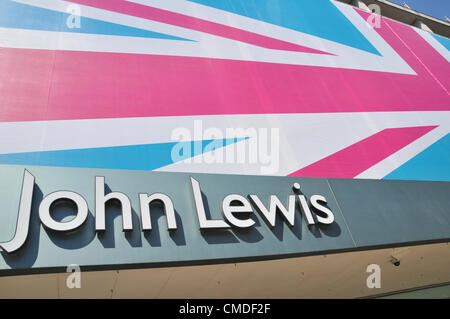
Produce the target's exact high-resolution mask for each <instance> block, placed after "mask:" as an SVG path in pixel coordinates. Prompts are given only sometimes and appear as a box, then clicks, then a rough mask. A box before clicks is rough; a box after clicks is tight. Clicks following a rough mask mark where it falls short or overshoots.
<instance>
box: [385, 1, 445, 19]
mask: <svg viewBox="0 0 450 319" xmlns="http://www.w3.org/2000/svg"><path fill="white" fill-rule="evenodd" d="M389 1H391V2H395V3H397V4H400V5H402V4H403V1H406V3H407V4H408V6H410V7H411V9H414V10H416V11H419V12H423V13H426V14H428V15H430V16H433V17H436V18H439V19H441V20H444V21H445V16H448V17H449V18H450V0H389Z"/></svg>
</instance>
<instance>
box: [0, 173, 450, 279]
mask: <svg viewBox="0 0 450 319" xmlns="http://www.w3.org/2000/svg"><path fill="white" fill-rule="evenodd" d="M25 168H26V169H27V170H28V171H29V172H30V174H32V175H33V176H34V178H35V180H34V188H33V197H32V205H31V214H30V220H29V232H28V236H27V240H26V241H25V243H24V244H23V245H22V246H21V247H20V248H19V249H17V250H16V251H14V252H10V253H8V252H6V251H2V257H0V273H2V274H8V273H14V272H16V273H20V271H23V272H26V271H30V268H32V271H35V272H41V271H48V270H49V269H50V270H55V271H56V270H60V269H63V268H64V267H66V266H67V265H69V264H78V265H80V266H81V267H84V269H86V268H91V269H94V268H95V269H114V268H132V267H143V266H158V265H172V264H173V265H177V264H192V263H221V262H230V261H238V260H248V259H250V260H258V259H268V258H279V257H287V256H300V255H311V254H322V253H330V252H340V251H348V250H356V249H365V248H367V247H376V246H380V245H396V244H399V243H400V244H408V243H411V242H417V241H420V242H426V241H436V240H438V241H446V240H448V238H450V227H449V226H450V213H449V211H448V209H447V207H449V204H450V202H449V196H448V194H449V187H450V186H449V183H440V182H436V183H434V182H430V183H427V182H417V183H416V182H396V181H368V180H335V179H333V180H327V179H316V178H296V177H265V176H237V175H213V174H186V173H164V172H148V171H125V170H102V169H80V168H57V167H24V166H8V165H4V166H3V165H0V204H1V209H2V212H1V214H0V243H5V242H9V241H11V239H12V238H13V237H14V235H15V233H16V224H17V220H18V212H19V203H20V198H21V190H22V180H23V177H24V169H25ZM99 176H103V177H104V178H105V195H107V194H109V193H111V192H121V193H123V194H124V195H126V197H128V198H129V200H130V203H131V217H132V218H131V220H132V230H128V231H124V230H123V224H122V209H121V206H120V205H118V203H119V202H118V201H108V202H107V203H106V212H105V225H104V226H105V227H104V228H105V230H104V231H99V230H98V231H96V217H95V210H96V205H95V191H96V188H95V186H96V185H95V180H96V177H99ZM191 177H192V178H194V179H195V180H196V181H197V182H198V183H199V184H200V189H201V198H202V201H201V202H202V203H203V205H204V208H205V209H204V210H205V214H206V218H207V219H208V220H212V219H214V220H223V221H225V219H224V216H223V213H222V202H223V200H224V198H225V197H226V196H227V195H229V194H237V195H241V196H242V197H244V198H249V197H250V196H249V195H257V197H258V198H259V199H260V201H261V203H263V204H264V205H265V206H266V207H267V209H268V210H269V198H271V197H272V198H273V197H274V196H276V197H277V198H278V199H279V201H280V202H281V203H282V204H283V205H284V206H286V207H288V202H289V196H296V199H297V198H298V197H297V196H299V195H304V196H305V197H306V198H307V199H310V198H311V197H312V196H313V195H320V196H323V197H324V198H325V199H326V202H327V203H326V208H327V209H329V210H331V211H332V212H333V215H334V221H333V222H332V223H331V224H328V225H325V224H321V223H318V222H317V223H315V224H314V225H308V222H307V219H306V217H305V213H304V210H303V209H302V208H301V205H300V204H299V202H300V201H299V200H297V201H296V204H295V215H294V216H295V218H294V226H292V227H291V226H289V222H288V220H287V218H282V215H283V214H282V212H280V210H278V211H277V212H276V214H277V216H276V218H275V226H274V227H272V226H271V225H270V223H269V222H268V221H267V218H263V215H264V214H263V213H262V212H261V211H259V210H258V209H256V206H255V203H253V202H251V201H250V200H249V202H251V203H252V204H251V207H252V209H253V212H252V213H243V214H242V215H238V214H236V217H238V218H241V219H247V218H251V219H252V220H253V221H254V222H255V225H254V226H252V227H248V228H237V227H230V228H228V229H200V224H199V218H198V212H197V211H198V209H197V207H196V204H195V201H194V193H193V186H192V183H191ZM294 183H299V184H300V192H296V191H297V190H296V189H295V188H294V189H293V185H294ZM297 186H298V185H297ZM58 191H59V192H60V191H69V192H74V193H76V194H78V195H79V196H78V195H73V196H72V197H73V198H76V199H77V201H78V204H76V203H74V202H58V201H56V202H54V203H53V204H51V203H50V202H49V200H48V199H49V198H53V197H55V195H51V196H48V195H50V194H54V193H55V192H58ZM154 193H162V194H165V195H167V196H168V197H169V198H170V200H171V201H172V202H173V208H174V212H175V222H176V229H172V230H169V229H168V223H167V219H166V216H165V212H164V209H163V206H162V205H160V204H159V205H158V204H157V203H155V204H156V205H153V204H152V205H151V206H150V211H151V226H152V229H151V230H146V231H143V230H142V225H141V224H142V217H141V207H140V201H139V200H140V196H139V194H148V195H151V194H154ZM58 194H66V193H65V192H60V193H58ZM80 196H81V197H80ZM160 197H161V196H160ZM45 198H47V200H44V201H43V199H45ZM142 198H145V196H143V197H142ZM83 200H85V201H86V203H87V207H88V213H87V218H86V221H85V222H84V223H83V224H82V225H81V226H80V227H78V228H77V229H76V230H74V231H71V232H66V231H64V232H62V231H55V230H52V229H51V228H52V226H51V225H55V222H52V219H53V220H54V221H56V223H57V222H67V221H70V220H71V219H73V218H74V216H75V214H76V212H77V209H78V208H80V207H81V208H83V207H85V206H83ZM41 203H44V204H42V205H41ZM40 205H41V219H43V222H41V220H40V219H39V206H40ZM77 205H78V206H77ZM24 207H26V206H24ZM49 207H50V212H49V213H48V214H47V213H46V211H45V209H48V208H49ZM82 210H83V209H82ZM311 210H312V211H313V212H314V213H315V214H317V216H319V217H320V215H321V214H322V213H321V212H317V211H316V210H314V208H313V207H311ZM83 211H84V210H83ZM166 213H167V211H166ZM83 216H84V215H83ZM344 217H345V218H344ZM316 220H317V218H316ZM171 223H172V228H173V220H172V222H171ZM72 224H76V225H78V224H79V223H78V222H76V223H72ZM61 229H66V228H65V227H61Z"/></svg>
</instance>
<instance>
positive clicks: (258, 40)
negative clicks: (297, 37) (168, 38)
mask: <svg viewBox="0 0 450 319" xmlns="http://www.w3.org/2000/svg"><path fill="white" fill-rule="evenodd" d="M70 2H74V3H78V4H82V5H86V6H91V7H96V8H100V9H104V10H108V11H115V12H119V13H124V14H128V15H132V16H135V17H139V18H144V19H148V20H153V21H158V22H162V23H167V24H171V25H176V26H179V27H182V28H188V29H192V30H196V31H201V32H205V33H209V34H213V35H217V36H220V37H224V38H228V39H232V40H236V41H240V42H245V43H248V44H253V45H256V46H260V47H263V48H267V49H274V50H285V51H296V52H306V53H316V54H327V55H332V54H330V53H326V52H322V51H319V50H315V49H312V48H308V47H304V46H301V45H297V44H294V43H290V42H286V41H282V40H278V39H273V38H270V37H266V36H263V35H260V34H257V33H253V32H248V31H244V30H240V29H237V28H233V27H229V26H226V25H222V24H218V23H214V22H210V21H206V20H203V19H197V18H194V17H190V16H187V15H184V14H179V13H175V12H170V11H166V10H162V9H158V8H153V7H149V6H145V5H141V4H137V3H133V2H127V1H124V0H108V1H104V0H71V1H70Z"/></svg>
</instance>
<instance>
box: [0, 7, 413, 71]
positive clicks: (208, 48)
mask: <svg viewBox="0 0 450 319" xmlns="http://www.w3.org/2000/svg"><path fill="white" fill-rule="evenodd" d="M16 1H17V2H21V3H26V4H31V5H35V6H38V7H42V8H47V9H52V10H57V11H61V12H65V8H66V7H67V6H68V5H69V4H70V3H69V2H66V1H59V0H58V1H51V0H39V1H38V0H16ZM133 2H144V1H143V0H142V1H133ZM146 3H147V4H149V3H150V4H151V5H153V6H156V7H162V8H164V9H167V8H166V7H167V6H170V9H173V8H178V9H177V10H176V11H175V10H174V11H175V12H179V13H183V12H180V11H182V9H183V8H186V4H187V5H188V6H191V5H195V4H193V3H187V2H184V1H181V2H180V1H163V2H160V1H152V2H148V1H147V2H146ZM163 4H164V5H163ZM201 8H203V11H204V8H206V7H205V6H200V9H201ZM195 9H196V10H197V9H198V8H197V7H195ZM214 10H215V11H214ZM203 11H202V10H199V12H197V11H195V13H196V15H197V16H201V17H202V18H207V17H203V14H204V12H203ZM207 11H208V12H207V14H208V15H210V14H211V12H214V14H213V18H214V19H216V20H217V19H219V17H221V16H222V19H230V15H231V16H232V19H231V20H227V21H228V22H229V23H228V24H231V25H233V21H238V22H239V24H242V21H244V22H245V23H244V24H243V25H240V27H241V28H242V29H245V27H247V29H248V28H249V27H251V26H253V28H255V26H256V27H258V28H259V30H260V31H259V32H258V33H259V34H263V35H267V36H270V37H273V38H277V39H281V40H285V41H289V42H292V43H296V44H299V45H305V46H308V47H312V48H315V49H318V50H325V51H327V52H331V53H334V54H337V56H330V55H322V54H310V53H303V52H290V51H282V50H271V49H265V48H262V47H258V46H254V45H250V44H246V43H242V42H239V41H234V40H230V39H226V38H222V37H218V36H214V35H210V34H207V33H203V32H198V31H193V30H190V29H185V28H180V27H175V26H171V25H168V24H164V23H158V22H154V21H149V20H146V19H141V18H137V17H132V16H128V15H124V14H120V13H115V12H109V11H106V10H100V9H96V8H92V7H87V6H81V12H82V14H83V16H86V17H89V18H93V19H99V20H103V21H108V22H112V23H118V24H123V25H127V26H132V27H138V28H141V29H144V30H149V31H155V32H160V33H164V34H169V35H173V36H177V37H182V38H187V39H192V40H195V41H196V42H193V41H176V40H161V39H144V38H133V37H122V36H105V35H90V34H76V33H62V32H60V33H57V32H47V31H33V30H14V29H6V28H3V29H0V38H1V39H2V40H1V43H0V45H1V46H3V47H14V48H30V49H33V48H34V49H49V50H72V51H94V52H116V53H136V54H156V55H171V56H186V57H205V58H218V59H231V60H244V61H257V62H269V63H282V64H292V65H308V66H323V67H335V68H349V69H358V70H371V71H381V72H391V73H402V74H415V73H414V71H413V70H412V69H411V68H410V67H409V66H408V65H407V64H406V63H405V62H404V61H403V60H402V59H401V58H399V57H398V55H397V54H396V53H395V52H394V51H393V50H387V48H389V47H388V46H386V45H382V44H383V41H380V39H379V37H378V38H377V37H374V39H375V43H378V44H377V46H378V49H379V50H380V52H381V53H382V54H383V55H384V56H378V55H374V54H371V53H368V52H365V51H361V50H358V49H354V48H351V47H348V46H345V45H341V44H339V43H335V42H332V41H328V40H325V39H322V38H318V37H314V36H311V35H307V34H305V33H301V32H297V31H294V30H289V29H286V28H281V27H278V26H274V25H271V24H268V23H264V22H261V21H257V20H253V19H248V18H245V17H241V16H238V15H233V14H230V13H227V12H224V11H220V10H216V9H212V8H208V10H207ZM354 13H355V14H356V12H354ZM350 15H351V14H350ZM209 18H211V17H209ZM214 19H213V20H214ZM219 20H220V19H219ZM360 20H362V19H360ZM363 22H364V21H363ZM359 27H361V26H359ZM250 31H251V32H256V31H257V30H250ZM370 36H372V37H373V34H371V35H370ZM305 41H306V42H305Z"/></svg>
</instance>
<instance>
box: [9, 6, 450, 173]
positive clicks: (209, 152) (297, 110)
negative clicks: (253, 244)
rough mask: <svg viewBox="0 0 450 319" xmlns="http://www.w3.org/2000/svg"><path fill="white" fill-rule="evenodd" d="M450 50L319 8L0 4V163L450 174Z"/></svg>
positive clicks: (413, 32) (345, 12) (441, 42)
mask: <svg viewBox="0 0 450 319" xmlns="http://www.w3.org/2000/svg"><path fill="white" fill-rule="evenodd" d="M382 13H383V12H381V14H382ZM449 48H450V40H449V39H447V38H443V37H440V36H437V35H434V34H430V33H427V32H424V31H422V30H419V29H416V28H414V27H412V26H409V25H404V24H401V23H398V22H395V21H392V20H390V19H386V18H381V17H380V16H378V15H375V14H369V13H366V12H364V11H361V10H358V9H355V8H354V7H352V6H349V5H346V4H343V3H340V2H336V1H330V0H314V1H311V0H296V1H293V0H258V1H246V0H189V1H188V0H128V1H125V0H107V1H106V0H72V1H61V0H14V1H11V0H0V164H17V165H34V166H62V167H82V168H102V169H129V170H158V171H173V172H194V173H195V172H197V173H225V174H230V173H231V174H252V175H253V174H254V175H278V176H287V175H290V176H303V177H325V178H373V179H404V180H429V181H450V135H449V132H450V93H449V90H450V64H449V60H450V51H449Z"/></svg>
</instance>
